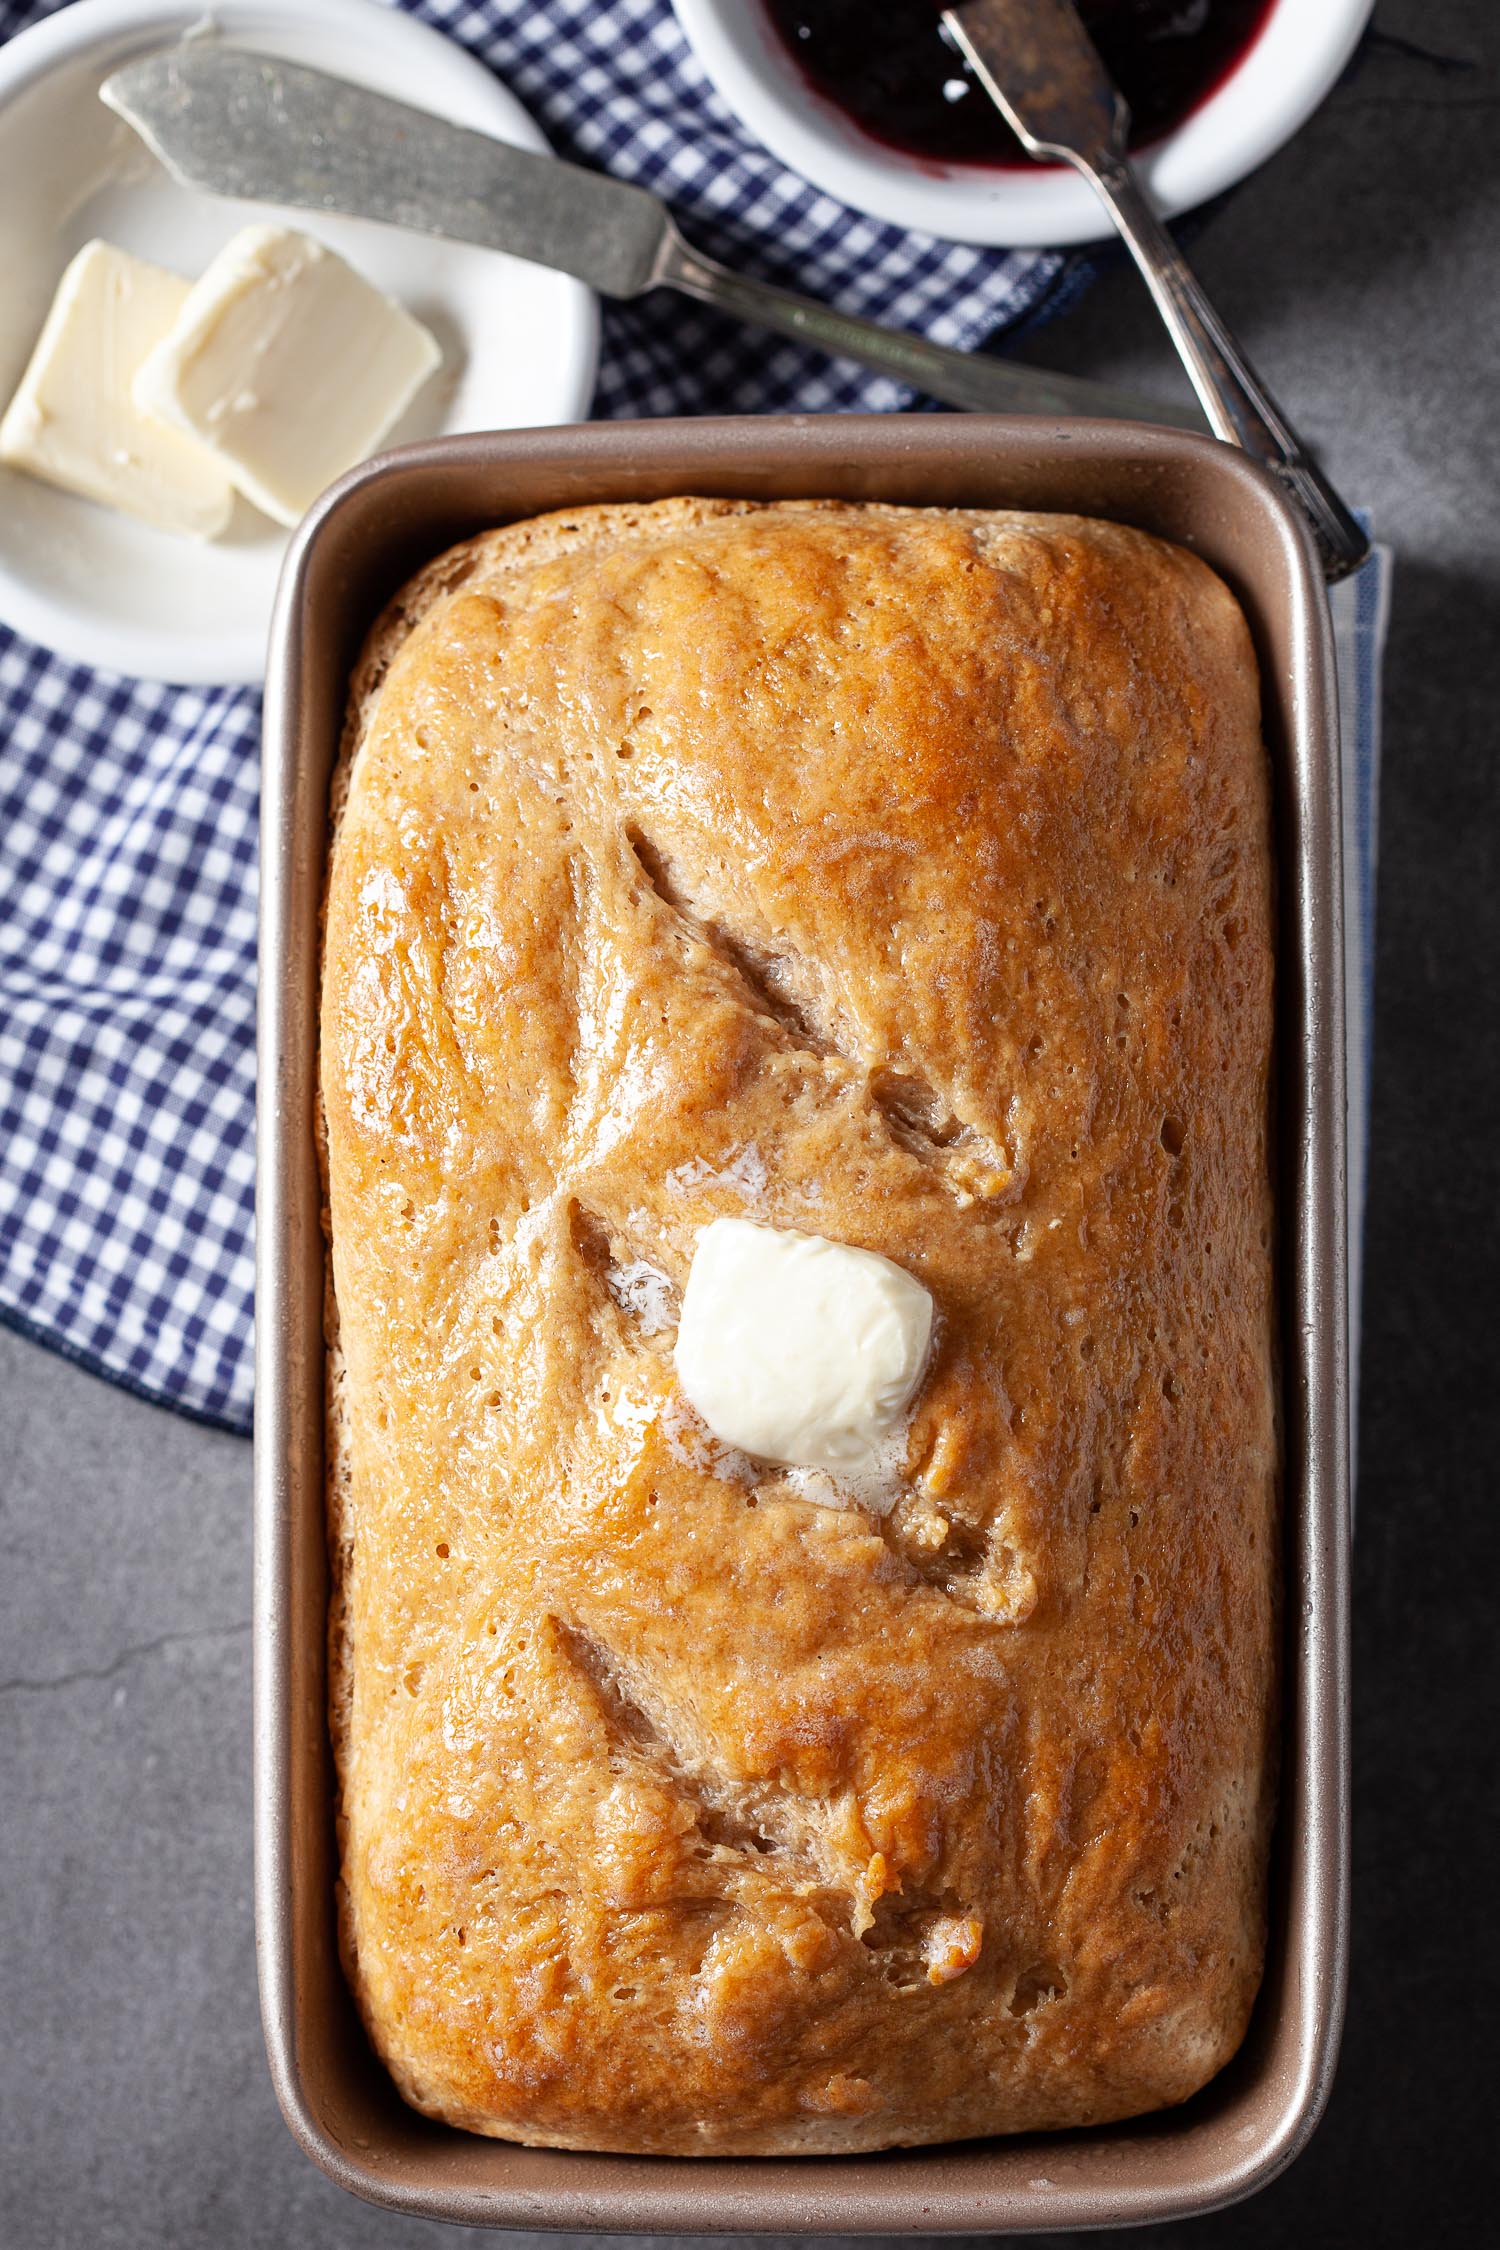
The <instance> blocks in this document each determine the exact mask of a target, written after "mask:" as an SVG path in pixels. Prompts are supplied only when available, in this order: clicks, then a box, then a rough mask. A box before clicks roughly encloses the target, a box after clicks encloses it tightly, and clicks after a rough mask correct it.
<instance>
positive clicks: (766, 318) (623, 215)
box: [100, 39, 1203, 429]
mask: <svg viewBox="0 0 1500 2250" xmlns="http://www.w3.org/2000/svg"><path fill="white" fill-rule="evenodd" d="M100 94H101V97H102V99H103V100H104V101H105V102H106V103H107V104H108V105H109V107H110V108H111V109H112V110H114V111H115V112H116V113H117V114H118V115H119V116H120V117H123V118H124V119H125V121H126V123H127V124H129V125H131V126H133V127H134V129H135V131H136V132H137V133H138V134H139V135H140V136H141V138H142V140H144V141H145V142H146V144H147V146H148V147H149V148H150V149H151V150H152V151H153V152H154V154H155V155H156V156H158V157H159V158H160V160H161V162H162V163H163V164H164V165H165V166H166V167H167V169H168V171H169V172H171V173H172V174H173V176H174V177H175V178H176V179H178V180H180V181H182V182H183V184H184V185H185V186H188V187H193V188H198V189H202V190H205V191H207V192H208V193H209V194H213V195H228V196H237V197H240V198H242V199H243V200H246V201H249V202H262V203H279V204H283V205H290V206H292V207H293V208H294V209H298V210H304V211H327V212H334V211H336V212H341V213H343V214H344V215H345V216H346V217H351V218H361V219H376V220H380V221H382V222H384V223H385V224H386V225H389V226H396V227H406V228H409V229H411V230H412V231H414V232H416V233H418V234H430V235H440V236H443V237H445V238H448V239H451V240H453V241H457V242H472V243H476V244H478V245H480V246H481V247H483V248H485V249H490V250H503V251H506V252H508V254H509V255H510V256H511V257H515V258H524V259H527V260H529V261H530V262H531V263H533V264H536V265H542V266H551V267H553V268H555V269H556V270H557V271H558V272H560V273H567V274H572V275H573V277H574V278H575V280H578V281H583V282H586V283H587V284H588V286H589V287H590V288H591V289H597V290H598V291H599V292H600V294H601V295H602V296H606V297H638V296H640V295H642V294H643V293H644V292H645V291H646V290H648V289H655V288H661V287H666V288H672V289H678V290H681V291H682V292H683V293H684V294H685V295H687V296H689V297H693V298H695V299H697V301H698V302H699V303H702V304H710V305H713V306H715V307H717V308H718V309H719V310H720V311H723V312H728V313H731V314H733V315H734V316H735V318H736V319H739V320H744V321H748V322H750V323H751V324H753V325H756V326H759V327H762V328H769V329H771V330H773V331H774V332H775V333H777V334H778V335H783V336H790V337H793V338H794V339H795V340H796V341H798V342H799V343H805V344H811V345H813V346H815V347H816V348H817V349H819V350H821V351H826V352H831V353H833V354H835V355H840V356H842V357H844V358H847V359H853V360H857V361H858V362H859V363H860V364H861V365H863V366H866V367H873V368H876V369H878V370H879V371H880V372H881V373H882V374H886V375H891V376H894V377H895V378H896V380H897V381H898V382H903V383H909V384H911V385H913V386H914V387H915V388H916V389H918V390H921V391H925V392H926V393H927V394H928V395H929V396H930V397H932V398H938V399H944V400H946V401H947V402H948V403H949V404H950V405H953V406H963V407H970V408H974V409H978V410H981V411H987V412H990V413H1000V414H1006V413H1009V414H1047V415H1104V416H1107V417H1109V418H1111V419H1114V420H1122V421H1131V422H1165V423H1169V424H1173V425H1175V426H1178V427H1184V428H1188V429H1202V427H1203V421H1202V417H1201V415H1200V414H1199V413H1198V412H1197V411H1196V409H1192V408H1188V409H1184V408H1180V407H1171V406H1162V405H1158V404H1156V403H1154V402H1153V401H1151V400H1149V399H1143V398H1139V397H1137V396H1136V395H1134V394H1133V393H1131V392H1127V391H1116V390H1114V389H1112V388H1111V387H1109V386H1107V385H1105V384H1102V383H1092V382H1086V381H1083V380H1081V379H1079V378H1078V377H1075V376H1068V375H1054V374H1051V373H1048V372H1045V371H1043V370H1042V369H1040V368H1030V367H1018V366H1016V365H1014V364H1013V363H1011V362H1008V361H1005V360H1000V359H993V358H990V357H988V356H983V355H980V354H978V353H973V352H961V351H950V350H949V349H948V348H947V347H946V346H944V345H941V344H934V343H930V342H929V341H928V339H927V338H926V337H925V336H913V335H910V334H908V333H906V332H905V331H904V330H901V329H895V328H883V327H881V326H880V325H879V324H878V323H877V322H875V321H871V320H862V319H859V318H857V317H856V316H855V315H853V314H850V313H842V312H838V311H836V310H835V309H834V308H833V307H832V306H828V305H821V304H818V303H817V302H816V301H815V300H814V299H812V298H810V297H802V296H799V295H798V294H797V293H796V292H795V291H794V290H790V289H780V288H776V287H774V286H773V285H772V284H771V283H769V282H764V281H760V280H757V279H756V278H755V277H754V276H753V275H750V274H741V273H734V272H732V271H731V270H730V269H729V268H728V267H727V266H721V265H719V264H717V263H716V262H715V261H714V260H713V259H712V258H708V257H705V256H704V255H703V254H702V253H701V252H699V251H697V250H695V249H694V248H693V247H692V246H691V245H690V244H689V243H687V242H685V241H684V240H683V238H682V236H681V235H680V234H679V233H678V231H677V228H676V226H675V225H674V224H673V221H672V215H671V213H670V212H669V211H668V209H667V207H666V205H665V204H664V203H662V202H661V201H660V200H659V199H658V198H657V197H656V196H654V195H652V194H651V193H650V191H649V190H648V189H646V188H639V187H634V186H632V185H631V184H630V183H629V182H628V181H624V180H616V179H611V178H610V177H609V176H608V175H607V174H605V173H601V172H590V171H586V170H584V169H583V167H582V166H580V165H577V164H566V163H563V162H562V161H561V160H560V159H558V158H555V157H551V156H536V155H533V154H532V153H531V151H530V150H527V149H518V148H513V147H511V146H510V144H509V143H508V142H505V141H498V140H494V139H492V138H491V137H490V135H489V134H487V133H475V132H470V131H469V130H468V129H467V128H466V127H464V126H462V125H450V124H449V123H448V122H447V120H446V119H445V118H441V117H434V116H433V115H432V114H431V113H430V112H429V111H427V110H422V109H413V108H411V107H410V106H409V105H408V104H407V103H405V102H398V101H393V100H391V99H390V97H389V96H387V95H385V94H375V93H371V92H369V91H368V90H367V89H366V88H365V87H363V86H355V85H351V84H350V83H349V81H348V80H347V79H342V78H335V77H331V76H330V75H328V74H327V73H326V72H324V71H318V70H307V69H304V68H303V67H302V65H301V64H298V63H287V62H282V61H280V60H279V59H278V58H276V57H273V56H269V55H256V54H250V53H248V52H246V51H244V50H242V49H239V48H236V47H230V46H225V45H223V44H222V43H221V42H219V41H218V40H215V39H202V40H187V41H184V42H181V43H179V44H178V45H176V46H173V47H168V48H164V49H162V50H160V51H159V52H158V53H156V54H152V55H147V56H145V57H143V58H142V59H141V60H140V61H138V62H132V63H128V64H126V65H125V66H124V68H123V69H121V70H117V71H115V72H114V73H113V75H112V76H111V77H109V78H107V79H106V80H105V82H104V84H103V86H102V87H101V88H100Z"/></svg>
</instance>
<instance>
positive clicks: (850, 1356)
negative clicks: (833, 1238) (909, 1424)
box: [674, 1219, 932, 1476]
mask: <svg viewBox="0 0 1500 2250" xmlns="http://www.w3.org/2000/svg"><path fill="white" fill-rule="evenodd" d="M931 1338H932V1299H931V1297H930V1296H929V1295H928V1293H927V1291H926V1290H925V1289H924V1288H923V1287H922V1284H921V1283H920V1282H919V1281H914V1280H913V1279H912V1276H911V1275H910V1274H909V1273H907V1272H905V1271H904V1270H903V1269H902V1268H901V1267H900V1266H898V1265H895V1264H893V1263H892V1261H891V1260H890V1259H889V1258H882V1257H881V1256H880V1255H879V1254H878V1252H876V1251H873V1250H855V1249H851V1248H850V1247H849V1245H848V1244H847V1243H842V1242H830V1241H829V1240H828V1239H827V1237H826V1236H824V1235H820V1234H801V1233H798V1232H796V1231H795V1230H794V1229H792V1228H790V1227H762V1226H755V1225H754V1224H752V1222H751V1221H750V1220H748V1219H714V1220H713V1221H712V1222H711V1223H710V1224H709V1225H708V1226H706V1227H704V1228H703V1230H702V1231H701V1233H700V1234H699V1236H698V1245H697V1249H696V1251H695V1253H694V1256H693V1264H692V1270H691V1272H690V1273H689V1275H688V1284H687V1289H686V1291H685V1293H684V1295H683V1300H682V1319H681V1322H680V1324H679V1327H678V1332H677V1346H676V1351H675V1354H674V1358H675V1362H676V1367H677V1378H678V1381H679V1382H680V1383H681V1385H682V1389H683V1393H684V1395H685V1396H686V1397H687V1399H688V1400H689V1401H690V1402H691V1404H692V1405H693V1406H695V1407H696V1408H697V1410H698V1412H699V1414H701V1415H702V1417H703V1419H704V1421H705V1422H706V1423H707V1424H708V1427H709V1428H710V1430H712V1432H713V1434H714V1436H715V1437H717V1438H719V1439H721V1440H722V1441H723V1443H724V1444H726V1445H732V1446H736V1447H738V1448H739V1449H740V1450H741V1451H742V1452H744V1453H749V1454H753V1455H755V1456H757V1457H758V1458H759V1459H761V1460H765V1461H775V1462H780V1463H781V1464H783V1465H784V1466H787V1467H795V1468H806V1469H827V1470H830V1471H832V1472H833V1473H834V1474H835V1475H837V1474H839V1473H840V1472H844V1473H845V1474H848V1473H851V1472H852V1473H853V1474H855V1475H856V1476H857V1475H860V1474H861V1473H866V1472H868V1471H869V1470H870V1469H871V1468H872V1467H873V1466H874V1465H875V1464H876V1463H877V1462H878V1460H879V1457H880V1452H881V1448H882V1446H883V1445H884V1443H885V1441H886V1440H887V1439H889V1438H891V1436H892V1434H893V1433H894V1431H895V1430H896V1428H897V1426H898V1425H899V1423H900V1421H901V1419H902V1417H903V1415H904V1414H905V1413H906V1410H907V1408H908V1407H909V1406H910V1404H911V1402H912V1399H913V1397H914V1396H915V1394H916V1389H917V1385H918V1383H919V1382H920V1381H921V1377H922V1373H923V1370H924V1368H925V1366H926V1363H927V1351H928V1346H929V1344H930V1342H931Z"/></svg>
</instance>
